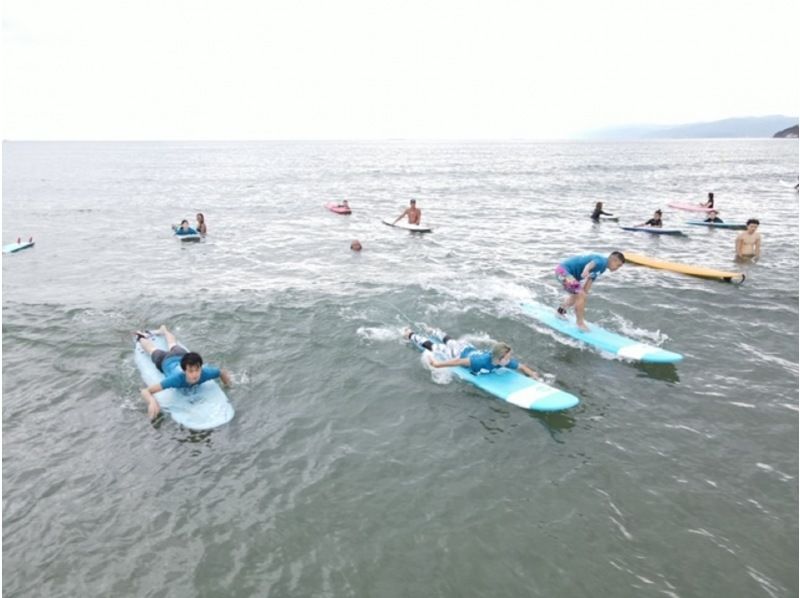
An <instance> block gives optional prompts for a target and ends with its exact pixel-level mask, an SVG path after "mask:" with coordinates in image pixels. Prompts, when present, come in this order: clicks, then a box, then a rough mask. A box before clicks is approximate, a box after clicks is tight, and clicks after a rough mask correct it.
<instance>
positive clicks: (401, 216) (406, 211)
mask: <svg viewBox="0 0 800 598" xmlns="http://www.w3.org/2000/svg"><path fill="white" fill-rule="evenodd" d="M406 214H408V208H406V210H405V211H404V212H403V213H402V214H400V215H399V216H398V217H397V218H395V219H394V222H392V224H397V221H398V220H400V219H401V218H403V216H405V215H406Z"/></svg>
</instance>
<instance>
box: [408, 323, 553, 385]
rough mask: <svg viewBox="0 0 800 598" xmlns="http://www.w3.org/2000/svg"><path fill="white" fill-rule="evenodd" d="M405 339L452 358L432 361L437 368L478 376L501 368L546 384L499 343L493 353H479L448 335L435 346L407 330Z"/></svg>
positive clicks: (504, 344) (428, 340) (506, 346)
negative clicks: (463, 368)
mask: <svg viewBox="0 0 800 598" xmlns="http://www.w3.org/2000/svg"><path fill="white" fill-rule="evenodd" d="M403 338H405V339H406V340H409V341H411V342H412V343H414V344H416V345H417V346H419V347H422V348H423V349H427V350H428V351H431V353H433V351H434V347H435V348H436V351H438V352H440V353H443V354H444V355H447V356H448V357H450V359H448V360H446V361H437V360H436V359H434V358H433V357H430V358H429V359H428V363H429V364H430V365H431V367H434V368H452V367H457V366H462V367H465V368H469V371H470V372H472V373H473V374H475V375H477V374H480V373H491V372H492V371H494V370H496V369H498V368H508V369H510V370H519V371H520V372H522V373H523V374H525V375H526V376H528V378H533V379H534V380H539V381H541V380H542V377H541V376H540V375H539V374H538V373H537V372H535V371H534V370H532V369H531V368H529V367H528V366H527V365H525V364H524V363H520V362H518V361H517V360H516V359H514V358H512V357H511V347H509V346H508V345H507V344H506V343H496V344H495V345H494V347H492V350H491V351H479V350H478V349H476V348H475V347H474V346H473V345H472V344H470V343H468V342H466V341H457V340H453V339H452V338H450V337H449V336H447V335H446V334H445V335H444V336H443V338H442V343H441V344H437V345H434V344H433V342H432V341H431V340H430V339H427V338H425V337H423V336H420V335H419V334H416V333H415V332H414V331H413V330H411V329H410V328H406V329H405V330H403Z"/></svg>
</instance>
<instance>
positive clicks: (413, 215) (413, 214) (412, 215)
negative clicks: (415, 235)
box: [392, 199, 422, 225]
mask: <svg viewBox="0 0 800 598" xmlns="http://www.w3.org/2000/svg"><path fill="white" fill-rule="evenodd" d="M405 216H408V223H409V224H417V225H419V221H420V220H421V219H422V210H420V209H419V208H418V207H417V200H416V199H412V200H411V201H410V202H409V206H408V207H407V208H406V210H405V212H403V213H402V214H400V215H399V216H398V217H397V218H395V219H394V222H392V224H397V221H398V220H401V219H402V218H404V217H405Z"/></svg>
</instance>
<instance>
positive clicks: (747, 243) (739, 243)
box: [736, 218, 761, 260]
mask: <svg viewBox="0 0 800 598" xmlns="http://www.w3.org/2000/svg"><path fill="white" fill-rule="evenodd" d="M759 224H761V223H760V222H759V221H758V220H756V219H755V218H751V219H750V220H748V221H747V230H746V231H744V232H741V233H739V235H738V236H737V237H736V259H737V260H744V259H751V258H752V259H758V258H759V256H760V255H761V233H760V232H758V230H757V229H758V225H759Z"/></svg>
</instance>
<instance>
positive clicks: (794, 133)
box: [773, 125, 800, 138]
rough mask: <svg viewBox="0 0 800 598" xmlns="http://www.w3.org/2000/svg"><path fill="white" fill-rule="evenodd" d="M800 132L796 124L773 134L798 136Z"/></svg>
mask: <svg viewBox="0 0 800 598" xmlns="http://www.w3.org/2000/svg"><path fill="white" fill-rule="evenodd" d="M799 133H800V131H798V126H797V125H795V126H793V127H789V128H788V129H784V130H783V131H778V132H777V133H775V134H774V135H773V137H794V138H797V137H798V136H799V135H798V134H799Z"/></svg>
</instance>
